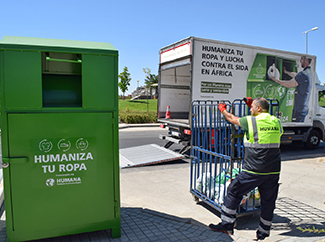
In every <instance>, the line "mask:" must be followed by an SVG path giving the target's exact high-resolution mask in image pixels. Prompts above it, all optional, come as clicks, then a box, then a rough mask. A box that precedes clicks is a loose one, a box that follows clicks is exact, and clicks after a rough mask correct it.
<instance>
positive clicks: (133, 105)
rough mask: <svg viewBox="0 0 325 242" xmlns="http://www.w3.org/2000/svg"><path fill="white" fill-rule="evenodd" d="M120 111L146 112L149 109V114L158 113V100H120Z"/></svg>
mask: <svg viewBox="0 0 325 242" xmlns="http://www.w3.org/2000/svg"><path fill="white" fill-rule="evenodd" d="M118 104H119V110H120V111H122V110H125V111H143V112H144V111H145V112H147V108H149V112H150V111H153V112H157V99H148V105H147V99H141V100H119V102H118Z"/></svg>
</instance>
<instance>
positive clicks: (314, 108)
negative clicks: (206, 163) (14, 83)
mask: <svg viewBox="0 0 325 242" xmlns="http://www.w3.org/2000/svg"><path fill="white" fill-rule="evenodd" d="M158 93H159V97H158V114H157V115H158V122H160V123H161V125H160V126H161V127H167V128H168V130H169V131H168V135H160V138H161V139H165V140H166V141H168V142H167V143H166V145H165V148H169V147H170V146H171V145H172V144H174V143H177V144H182V145H183V146H184V148H183V149H181V150H180V153H185V152H186V151H187V150H189V149H190V142H191V117H192V113H191V103H192V101H194V100H230V101H232V100H235V99H242V98H243V97H252V98H256V97H264V98H267V99H277V100H278V101H279V113H278V117H279V118H280V119H281V121H282V125H283V127H284V134H283V136H282V142H303V144H304V146H305V147H306V148H307V149H316V148H317V147H318V146H319V143H320V141H321V140H324V131H325V107H324V106H325V101H324V99H325V98H324V94H325V86H322V85H320V82H319V80H318V78H317V75H316V57H315V56H311V55H305V54H299V53H293V52H288V51H282V50H275V49H267V48H262V47H256V46H249V45H243V44H235V43H229V42H224V41H217V40H210V39H202V38H197V37H188V38H186V39H183V40H180V41H178V42H176V43H174V44H171V45H168V46H166V47H163V48H162V49H161V50H160V63H159V84H158ZM323 101H324V102H323ZM167 106H168V115H167V117H168V118H166V110H167ZM169 112H170V113H169Z"/></svg>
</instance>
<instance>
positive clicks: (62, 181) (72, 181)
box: [56, 177, 81, 185]
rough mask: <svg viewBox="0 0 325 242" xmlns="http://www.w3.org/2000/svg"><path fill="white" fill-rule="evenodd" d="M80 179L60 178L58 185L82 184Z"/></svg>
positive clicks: (57, 181)
mask: <svg viewBox="0 0 325 242" xmlns="http://www.w3.org/2000/svg"><path fill="white" fill-rule="evenodd" d="M80 183H81V178H80V177H71V178H58V179H56V184H57V185H70V184H80Z"/></svg>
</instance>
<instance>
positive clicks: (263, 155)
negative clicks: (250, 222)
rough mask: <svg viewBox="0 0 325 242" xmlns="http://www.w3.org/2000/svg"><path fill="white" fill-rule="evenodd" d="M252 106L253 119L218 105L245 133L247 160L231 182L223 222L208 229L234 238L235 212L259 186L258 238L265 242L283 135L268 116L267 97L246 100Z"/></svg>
mask: <svg viewBox="0 0 325 242" xmlns="http://www.w3.org/2000/svg"><path fill="white" fill-rule="evenodd" d="M244 100H245V102H246V104H247V105H248V106H249V107H250V111H251V116H245V117H242V118H239V117H236V116H235V115H233V114H231V113H229V112H228V111H227V110H226V105H225V104H224V103H220V104H219V107H218V108H219V110H220V112H221V113H222V114H223V115H224V116H225V118H226V119H227V120H228V121H229V122H231V123H232V124H235V125H238V126H240V127H241V128H242V129H243V130H244V131H245V136H244V147H245V157H244V163H243V170H242V172H241V173H239V174H238V175H237V176H236V178H235V179H234V180H233V181H232V182H231V184H230V185H229V187H228V189H227V195H226V197H225V200H224V204H223V206H222V208H221V220H222V222H221V223H219V224H217V225H215V224H210V225H209V227H210V229H212V230H213V231H216V232H223V233H226V234H230V235H232V234H233V233H234V230H233V228H234V224H235V220H236V210H237V207H238V205H239V203H240V201H241V200H242V198H243V196H244V195H245V194H247V193H248V192H250V191H251V190H253V189H254V188H255V187H258V190H259V192H260V195H261V216H260V224H259V228H258V230H257V231H256V238H257V239H258V240H263V239H265V238H266V237H268V236H269V235H270V229H271V223H272V218H273V212H274V209H275V201H276V198H277V195H278V188H279V183H278V182H279V176H280V168H281V157H280V138H281V135H282V133H283V128H282V125H281V122H280V120H279V119H278V118H276V117H275V116H273V115H270V114H269V113H268V111H269V103H268V102H267V100H266V99H265V98H256V99H255V100H254V101H253V99H252V98H245V99H244Z"/></svg>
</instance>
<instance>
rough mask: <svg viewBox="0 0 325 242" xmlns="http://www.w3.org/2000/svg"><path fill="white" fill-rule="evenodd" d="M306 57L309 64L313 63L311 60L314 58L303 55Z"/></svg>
mask: <svg viewBox="0 0 325 242" xmlns="http://www.w3.org/2000/svg"><path fill="white" fill-rule="evenodd" d="M303 57H304V58H305V59H307V60H308V63H309V65H310V64H311V61H312V59H311V58H308V57H307V56H303Z"/></svg>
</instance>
